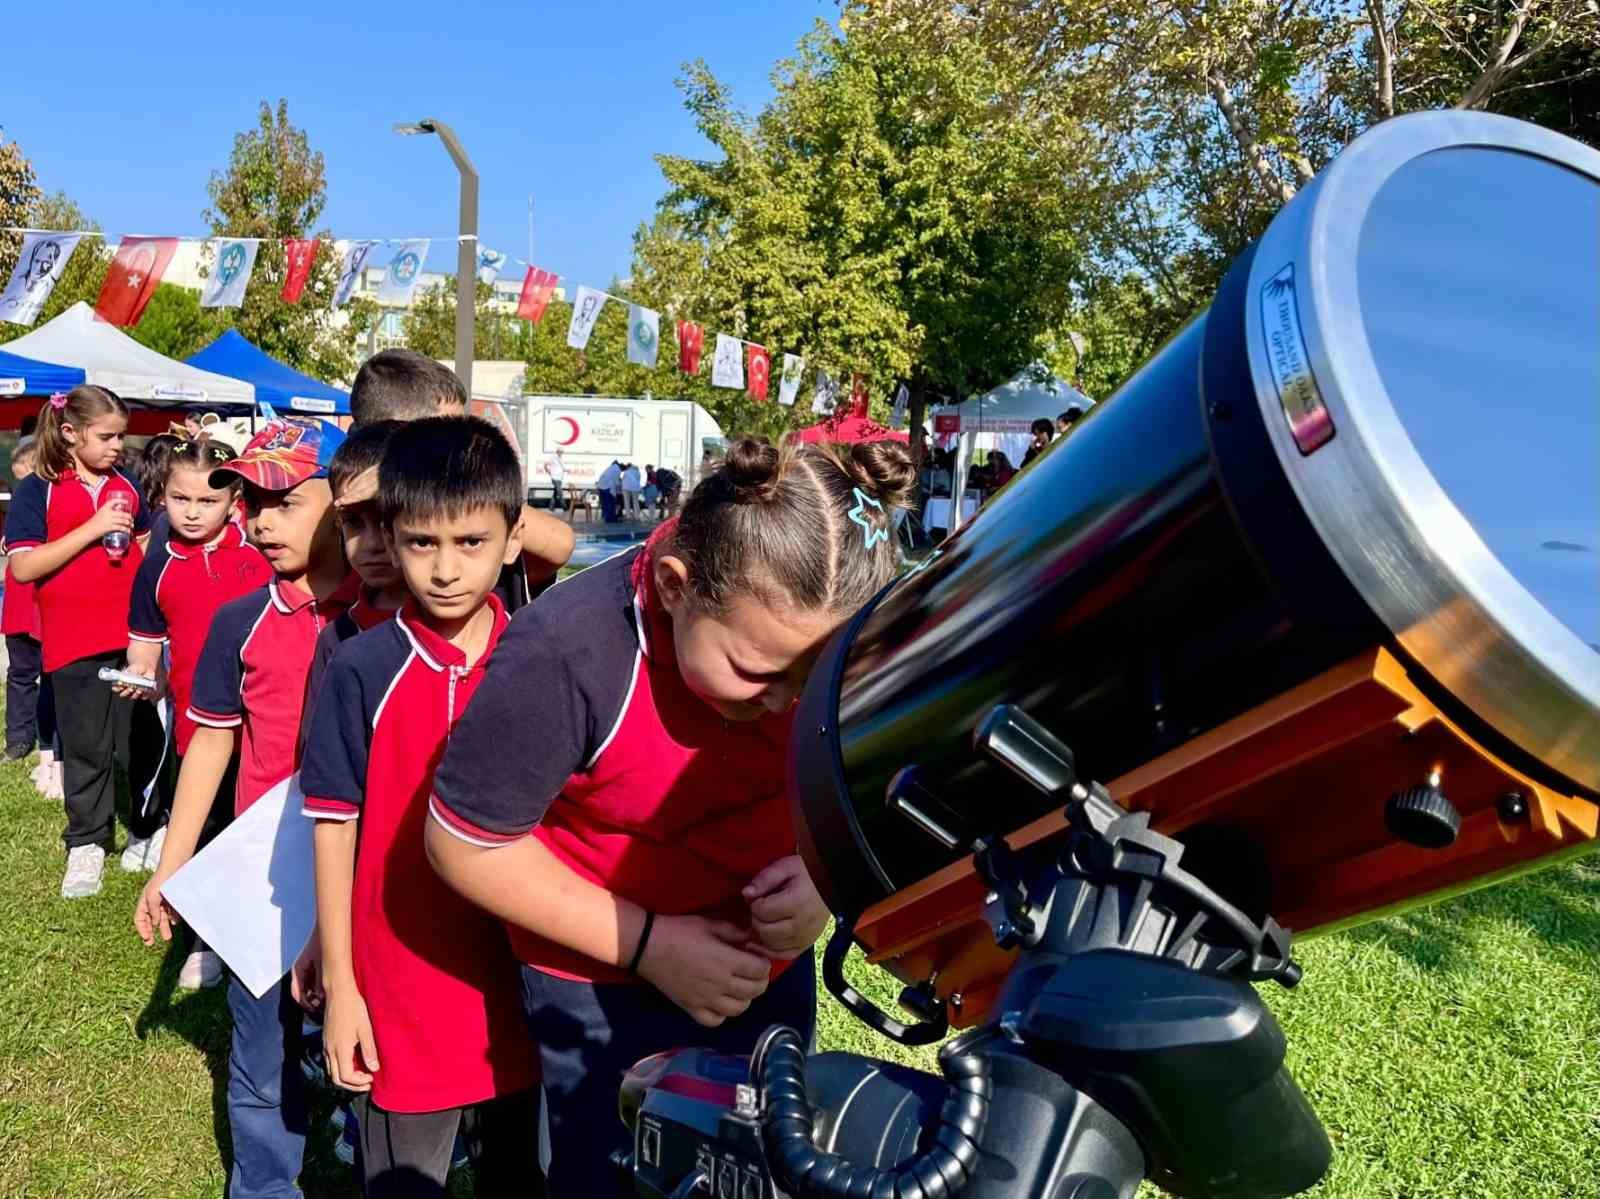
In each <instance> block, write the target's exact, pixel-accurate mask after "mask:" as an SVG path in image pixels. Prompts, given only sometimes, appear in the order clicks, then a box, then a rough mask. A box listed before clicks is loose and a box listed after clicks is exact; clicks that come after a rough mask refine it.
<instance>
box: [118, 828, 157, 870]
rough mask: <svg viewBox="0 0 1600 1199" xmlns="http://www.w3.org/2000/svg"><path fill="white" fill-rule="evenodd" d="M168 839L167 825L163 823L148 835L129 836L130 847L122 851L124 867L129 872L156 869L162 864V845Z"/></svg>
mask: <svg viewBox="0 0 1600 1199" xmlns="http://www.w3.org/2000/svg"><path fill="white" fill-rule="evenodd" d="M166 841H167V826H166V825H164V824H163V825H162V826H161V827H160V828H158V829H157V830H156V831H155V832H153V833H151V834H150V836H148V837H133V836H130V837H129V838H128V847H127V848H126V849H124V850H123V851H122V868H123V869H124V870H126V871H127V872H128V873H129V874H138V873H139V872H140V871H143V870H154V869H155V868H156V867H157V866H159V865H160V864H161V847H162V846H163V845H164V844H166Z"/></svg>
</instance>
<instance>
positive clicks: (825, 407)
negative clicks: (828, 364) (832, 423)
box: [811, 367, 839, 416]
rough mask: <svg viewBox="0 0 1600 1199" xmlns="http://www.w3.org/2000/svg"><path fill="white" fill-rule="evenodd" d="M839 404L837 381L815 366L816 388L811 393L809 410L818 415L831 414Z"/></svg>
mask: <svg viewBox="0 0 1600 1199" xmlns="http://www.w3.org/2000/svg"><path fill="white" fill-rule="evenodd" d="M838 406H839V383H838V381H837V380H836V379H834V377H833V376H832V375H830V374H828V372H827V371H825V370H823V369H822V368H821V367H818V368H817V388H816V390H815V391H814V392H812V393H811V411H812V412H814V413H815V414H816V415H818V416H832V415H833V410H834V409H835V408H837V407H838Z"/></svg>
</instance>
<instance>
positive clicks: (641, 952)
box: [427, 440, 915, 1195]
mask: <svg viewBox="0 0 1600 1199" xmlns="http://www.w3.org/2000/svg"><path fill="white" fill-rule="evenodd" d="M914 485H915V471H914V470H913V468H912V464H911V458H910V455H909V454H908V453H907V452H906V449H905V447H904V446H902V445H899V444H896V443H878V444H872V445H858V446H852V447H831V446H802V447H791V448H785V449H781V450H780V449H775V448H774V447H772V446H769V445H765V444H762V443H758V442H755V441H750V440H744V441H740V442H737V443H736V444H735V445H734V446H733V447H732V449H731V451H730V452H729V454H728V458H727V462H726V464H725V465H724V466H723V467H722V468H721V469H720V470H719V471H717V472H716V473H715V474H714V475H712V476H710V477H709V478H707V479H706V480H705V481H704V482H702V483H701V484H700V486H699V487H697V488H696V489H695V491H694V493H693V495H692V496H691V497H690V498H689V501H688V503H687V504H685V506H684V510H683V515H682V516H681V517H679V518H678V519H676V520H673V521H668V522H666V523H665V524H663V525H661V526H660V527H659V528H658V529H657V530H656V532H655V534H654V535H653V536H652V537H651V538H650V540H649V541H648V542H647V543H646V544H645V545H644V546H642V547H640V548H638V549H634V550H629V551H627V552H625V553H623V554H620V555H618V556H617V557H614V558H611V559H610V560H608V561H606V562H604V563H601V564H600V565H599V566H595V567H592V568H591V569H589V570H587V571H585V572H584V573H583V574H581V575H578V576H576V577H575V578H573V579H571V580H569V581H567V582H565V583H562V584H560V585H558V586H556V587H554V588H552V589H551V590H550V591H548V592H547V593H546V594H545V595H544V596H542V597H541V598H540V599H539V600H538V601H537V602H536V603H535V604H534V605H533V606H532V607H531V608H529V609H528V610H527V611H526V612H524V613H521V614H519V615H518V617H517V619H516V620H515V621H514V622H513V623H512V626H511V628H510V629H509V630H508V631H507V633H506V635H505V636H504V638H503V639H502V640H501V642H500V645H499V647H498V648H497V649H496V650H495V654H494V657H493V658H492V659H491V660H490V662H489V667H488V673H487V676H486V677H485V679H484V682H483V684H482V686H481V687H480V688H479V690H478V692H477V694H476V696H475V697H474V698H473V701H472V706H471V707H470V708H469V709H468V710H467V712H466V715H465V716H464V717H463V718H462V721H461V723H460V725H459V726H457V728H456V731H455V733H454V734H452V736H451V739H450V744H449V747H448V749H447V750H446V753H445V757H444V761H443V763H442V765H441V766H440V768H439V771H438V773H437V775H436V777H435V780H434V783H435V789H434V797H433V801H432V805H431V815H432V819H431V820H430V822H429V827H428V834H427V841H428V851H429V855H430V857H431V858H432V860H433V862H434V865H435V868H436V869H437V870H438V871H439V873H440V874H441V875H442V876H443V877H444V879H445V881H446V882H448V883H450V885H451V886H453V887H455V888H456V889H457V890H458V891H460V892H461V894H463V895H465V896H466V897H467V898H468V899H470V900H472V901H473V902H474V903H476V904H478V905H479V906H481V907H483V908H485V909H487V910H488V911H489V912H491V913H492V914H494V915H496V916H499V917H500V918H501V919H503V920H504V921H505V922H506V924H507V926H508V928H509V931H510V934H511V941H512V948H513V950H514V951H515V952H516V954H517V956H518V957H519V959H520V960H521V962H522V974H523V996H524V1001H525V1004H526V1007H527V1012H526V1015H527V1017H528V1022H529V1027H530V1030H531V1032H532V1036H533V1039H534V1042H535V1043H536V1044H537V1045H538V1046H539V1048H540V1053H541V1057H542V1060H543V1066H544V1087H545V1094H546V1097H547V1100H548V1103H549V1119H550V1143H551V1145H552V1147H553V1153H554V1157H553V1160H552V1162H551V1167H550V1169H551V1173H550V1183H549V1189H550V1193H551V1194H554V1195H596V1194H604V1193H606V1192H607V1190H608V1189H609V1188H610V1187H611V1185H612V1183H611V1179H610V1172H609V1168H608V1166H607V1156H608V1155H609V1153H610V1152H611V1151H612V1150H613V1149H615V1148H617V1147H618V1146H619V1144H620V1143H621V1141H620V1138H621V1137H622V1136H623V1135H624V1130H623V1128H622V1125H621V1124H619V1123H618V1121H617V1119H616V1114H615V1113H616V1103H617V1095H616V1088H617V1083H618V1080H619V1079H620V1078H621V1077H622V1074H623V1072H624V1071H625V1070H627V1069H628V1068H630V1067H631V1066H632V1065H633V1063H634V1062H636V1061H637V1060H638V1059H639V1058H642V1057H645V1056H647V1055H649V1054H652V1053H657V1052H660V1051H662V1050H666V1049H670V1048H673V1047H675V1046H678V1045H683V1044H705V1045H709V1046H710V1047H712V1048H714V1049H717V1050H720V1051H723V1052H730V1053H748V1052H750V1050H751V1049H752V1048H753V1047H754V1044H755V1041H756V1038H757V1037H758V1036H759V1035H760V1033H761V1032H762V1030H763V1029H765V1028H766V1026H767V1025H769V1024H774V1023H782V1024H789V1025H791V1026H792V1027H794V1028H796V1029H799V1030H800V1032H801V1035H802V1036H808V1035H809V1031H810V1029H811V1028H812V1025H813V1024H814V1022H815V1014H816V1013H815V1004H816V981H815V978H814V974H813V963H812V957H811V944H812V942H813V941H815V939H816V938H817V936H818V935H819V934H820V933H821V931H822V928H823V925H824V923H825V922H826V920H827V915H828V913H827V911H826V910H825V909H824V907H823V904H822V902H821V900H820V898H819V897H818V895H817V892H816V888H815V887H814V886H813V885H812V883H811V880H810V879H809V878H808V877H807V876H806V872H805V868H804V867H803V866H802V864H801V862H800V859H799V857H798V856H797V855H796V854H795V832H794V828H793V826H792V824H791V822H790V819H789V811H788V805H787V802H786V800H785V779H784V770H785V758H786V754H787V745H788V738H789V729H790V723H791V720H792V708H793V705H794V702H795V700H796V699H797V698H798V696H799V693H800V690H801V688H802V687H803V686H804V684H805V680H806V675H807V674H808V672H809V671H810V669H811V666H812V663H813V662H814V661H815V659H816V656H817V654H818V653H819V652H820V650H821V649H822V646H823V644H824V643H825V642H826V641H827V640H828V638H829V637H830V636H831V635H832V634H833V632H834V630H835V629H837V628H838V627H839V626H840V625H841V624H843V623H844V622H845V621H846V620H848V619H849V617H850V615H851V614H852V613H853V612H855V611H856V610H857V609H859V608H860V607H861V605H863V604H864V603H866V602H867V600H869V599H870V598H871V597H872V596H873V595H874V594H876V593H877V591H878V590H879V589H881V588H882V587H883V586H884V585H885V584H886V583H888V582H889V580H890V579H892V578H893V577H894V574H895V572H896V570H897V568H898V565H899V558H898V553H897V551H896V548H895V541H894V537H893V535H892V518H893V516H894V512H895V509H897V508H900V507H903V506H905V504H906V503H907V502H908V501H909V499H910V497H911V494H912V489H913V487H914ZM520 745H526V746H527V752H525V753H524V754H521V755H519V754H518V753H517V752H516V751H515V750H513V749H511V748H510V747H512V746H520ZM530 832H531V833H532V835H531V836H530V835H528V834H529V833H530Z"/></svg>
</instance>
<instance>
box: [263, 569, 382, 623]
mask: <svg viewBox="0 0 1600 1199" xmlns="http://www.w3.org/2000/svg"><path fill="white" fill-rule="evenodd" d="M268 594H270V595H271V596H272V606H273V607H274V608H276V609H277V610H278V611H279V612H280V613H282V614H283V615H284V616H293V615H294V614H295V613H296V612H299V611H300V610H301V609H303V608H307V607H310V606H311V605H312V604H316V605H317V611H318V612H319V613H327V612H329V611H335V612H343V611H345V610H346V609H348V608H349V607H350V605H351V604H353V603H355V602H356V600H357V599H358V598H359V597H360V595H361V576H359V575H357V574H355V573H353V572H352V573H351V574H350V575H349V577H347V578H346V579H345V580H344V582H342V583H340V584H339V586H338V587H337V588H336V589H335V590H334V592H333V594H332V595H330V596H328V598H327V599H325V600H322V601H321V602H318V600H317V597H316V596H315V595H313V594H312V593H311V592H309V591H304V590H302V589H301V588H299V587H291V586H289V585H288V584H287V583H285V582H284V581H283V580H282V579H281V578H275V579H273V580H272V585H271V586H270V587H269V588H268Z"/></svg>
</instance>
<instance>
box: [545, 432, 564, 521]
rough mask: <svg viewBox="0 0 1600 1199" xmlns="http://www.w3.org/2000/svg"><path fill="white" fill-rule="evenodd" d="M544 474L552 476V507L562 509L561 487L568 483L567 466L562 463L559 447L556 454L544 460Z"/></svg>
mask: <svg viewBox="0 0 1600 1199" xmlns="http://www.w3.org/2000/svg"><path fill="white" fill-rule="evenodd" d="M544 473H545V474H547V475H549V476H550V493H551V494H550V506H551V507H552V508H560V507H561V504H562V500H561V487H562V485H563V484H564V483H565V482H566V481H567V464H566V463H565V462H564V461H562V458H561V449H560V447H559V446H558V447H557V448H556V452H555V453H553V454H551V455H550V457H548V458H546V459H545V460H544Z"/></svg>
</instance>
